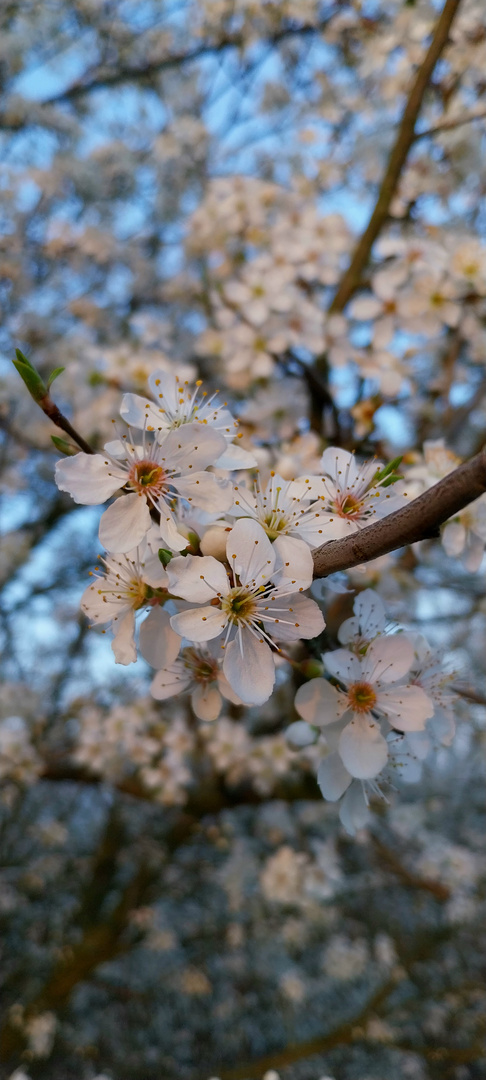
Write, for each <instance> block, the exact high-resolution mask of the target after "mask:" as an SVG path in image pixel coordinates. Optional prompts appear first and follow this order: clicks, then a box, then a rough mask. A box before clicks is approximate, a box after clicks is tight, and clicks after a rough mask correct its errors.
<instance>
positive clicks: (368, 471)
mask: <svg viewBox="0 0 486 1080" xmlns="http://www.w3.org/2000/svg"><path fill="white" fill-rule="evenodd" d="M321 468H322V472H323V474H324V475H323V476H309V477H307V478H304V477H301V478H300V479H299V480H296V481H295V485H294V487H293V488H292V489H291V490H292V493H293V494H295V495H297V494H298V495H300V496H301V497H308V498H310V499H319V515H320V518H321V522H320V527H322V529H323V535H322V537H321V541H322V540H334V539H337V538H339V537H341V536H347V535H348V534H349V533H354V532H357V530H358V529H363V528H365V526H366V525H369V524H370V522H371V518H372V517H374V516H377V517H385V515H386V514H391V513H392V512H393V511H394V510H399V509H400V508H401V507H402V506H404V505H405V504H406V499H405V496H404V495H400V494H398V493H396V492H393V491H392V493H390V488H389V487H388V486H383V482H382V480H380V478H379V477H378V479H376V477H377V474H378V473H379V472H380V470H381V468H382V466H381V465H380V462H378V461H367V462H364V463H363V464H361V465H360V464H359V463H358V462H357V461H356V458H355V456H354V454H350V453H349V452H348V451H347V450H341V449H339V447H336V446H329V447H328V448H327V450H325V451H324V453H323V455H322V458H321ZM306 493H307V496H306Z"/></svg>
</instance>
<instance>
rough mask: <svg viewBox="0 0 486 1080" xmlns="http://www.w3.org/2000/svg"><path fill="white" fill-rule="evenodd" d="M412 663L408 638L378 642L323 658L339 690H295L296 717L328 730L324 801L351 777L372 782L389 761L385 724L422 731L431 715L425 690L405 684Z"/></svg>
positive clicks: (311, 686)
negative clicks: (358, 652) (357, 652)
mask: <svg viewBox="0 0 486 1080" xmlns="http://www.w3.org/2000/svg"><path fill="white" fill-rule="evenodd" d="M413 659H414V650H413V645H412V643H411V641H409V640H408V638H405V637H404V636H403V635H401V634H394V635H392V636H384V637H380V638H377V639H376V640H375V641H373V642H372V644H371V645H370V646H369V647H368V649H367V651H366V653H365V655H364V656H362V657H359V656H356V655H354V654H353V653H352V652H350V651H349V650H348V649H337V650H336V651H335V652H332V653H326V654H325V655H324V657H323V660H324V663H325V665H326V667H327V669H328V671H329V673H330V674H331V675H332V676H333V677H334V678H335V679H337V680H339V683H340V685H341V687H342V689H338V688H337V687H334V686H331V684H330V683H329V682H328V681H327V680H326V679H323V678H317V679H311V680H310V682H308V683H305V684H304V686H301V687H300V688H299V690H298V691H297V695H296V699H295V707H296V709H297V712H298V713H299V715H300V716H301V717H302V719H303V720H306V721H307V723H309V724H312V725H313V726H315V727H318V728H325V729H326V731H325V735H326V742H327V743H328V745H329V748H330V749H331V751H332V753H331V755H330V756H329V757H328V758H325V760H324V761H323V762H322V763H321V766H320V768H319V774H318V779H319V784H320V786H321V788H322V789H323V793H324V795H325V797H326V798H331V796H330V795H329V794H327V795H326V789H327V790H331V789H332V791H334V792H337V791H339V793H338V794H335V795H334V798H336V799H338V798H339V797H340V795H342V794H343V792H344V791H345V790H346V788H347V787H348V786H349V784H350V783H351V779H352V778H353V777H355V778H357V779H359V780H370V779H372V778H373V777H375V776H377V775H378V773H379V772H381V770H382V769H383V767H384V765H385V764H386V762H387V760H388V746H387V741H386V738H385V736H384V734H383V730H382V725H383V722H386V724H387V725H388V727H387V728H386V730H387V731H388V730H390V728H392V729H397V730H398V731H406V732H408V731H422V730H423V729H424V727H425V721H426V720H427V719H428V718H429V717H431V716H432V715H433V713H434V705H433V702H432V701H431V700H430V698H429V697H428V696H427V694H426V693H425V692H424V690H422V689H421V687H419V686H417V685H410V684H408V683H404V681H403V680H404V677H405V675H406V674H407V672H408V671H409V669H410V667H411V665H412V662H413ZM332 725H336V727H335V728H333V727H332ZM329 726H331V727H330V729H329ZM321 781H322V782H321Z"/></svg>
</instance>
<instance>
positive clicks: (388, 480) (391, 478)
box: [381, 473, 403, 487]
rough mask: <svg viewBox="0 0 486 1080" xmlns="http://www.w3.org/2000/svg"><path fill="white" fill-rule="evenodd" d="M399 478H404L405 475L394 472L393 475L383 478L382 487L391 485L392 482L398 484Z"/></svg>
mask: <svg viewBox="0 0 486 1080" xmlns="http://www.w3.org/2000/svg"><path fill="white" fill-rule="evenodd" d="M397 480H403V476H401V474H400V473H392V474H391V476H387V478H386V480H383V482H382V485H381V486H382V487H390V484H396V482H397Z"/></svg>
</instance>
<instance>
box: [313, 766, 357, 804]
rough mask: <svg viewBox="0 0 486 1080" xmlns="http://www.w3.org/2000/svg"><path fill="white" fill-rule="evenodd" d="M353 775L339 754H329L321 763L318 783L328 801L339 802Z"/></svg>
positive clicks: (318, 771)
mask: <svg viewBox="0 0 486 1080" xmlns="http://www.w3.org/2000/svg"><path fill="white" fill-rule="evenodd" d="M351 780H352V777H351V776H350V774H349V773H348V770H347V769H346V768H345V766H344V765H343V763H342V761H341V758H340V756H339V754H329V757H326V758H323V760H322V761H321V762H320V763H319V768H318V770H317V783H318V784H319V787H320V789H321V791H322V794H323V796H324V798H325V799H327V800H328V802H337V800H338V799H340V798H341V795H343V794H344V792H345V791H346V788H348V787H349V785H350V783H351Z"/></svg>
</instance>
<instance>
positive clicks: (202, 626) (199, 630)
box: [170, 607, 227, 641]
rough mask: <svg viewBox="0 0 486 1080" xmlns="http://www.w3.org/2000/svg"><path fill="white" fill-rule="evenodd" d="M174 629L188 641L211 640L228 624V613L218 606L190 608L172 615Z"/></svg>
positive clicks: (171, 622)
mask: <svg viewBox="0 0 486 1080" xmlns="http://www.w3.org/2000/svg"><path fill="white" fill-rule="evenodd" d="M170 625H171V626H172V629H173V630H175V632H176V634H179V635H180V637H184V638H187V640H188V641H211V638H215V637H218V635H219V634H221V633H222V631H223V630H224V629H225V627H226V625H227V619H226V615H224V614H223V612H222V611H221V610H220V609H219V608H216V607H200V608H189V611H181V612H179V614H178V615H172V617H171V620H170Z"/></svg>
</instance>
